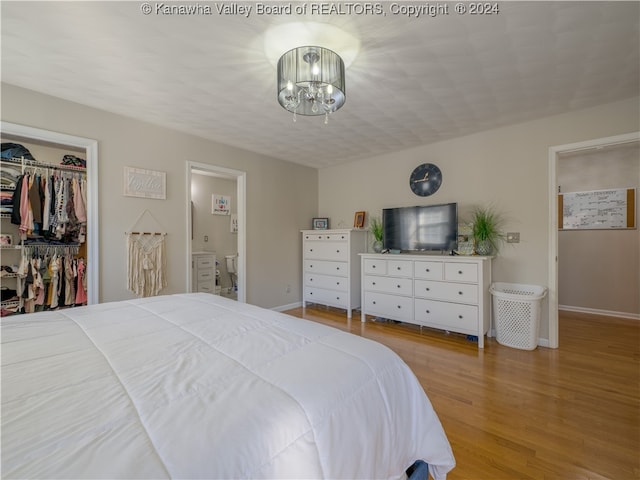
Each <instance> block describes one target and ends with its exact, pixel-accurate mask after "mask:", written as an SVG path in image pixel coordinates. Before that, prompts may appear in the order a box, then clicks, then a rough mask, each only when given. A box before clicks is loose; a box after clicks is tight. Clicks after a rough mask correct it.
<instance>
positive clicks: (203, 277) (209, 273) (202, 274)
mask: <svg viewBox="0 0 640 480" xmlns="http://www.w3.org/2000/svg"><path fill="white" fill-rule="evenodd" d="M196 275H197V276H196V279H197V282H198V283H200V282H207V281H210V280H214V279H215V277H214V275H213V269H211V268H209V269H207V270H198V272H197V274H196Z"/></svg>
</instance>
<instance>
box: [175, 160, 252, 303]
mask: <svg viewBox="0 0 640 480" xmlns="http://www.w3.org/2000/svg"><path fill="white" fill-rule="evenodd" d="M186 179H187V182H186V191H187V202H186V208H187V214H186V215H185V217H186V219H187V244H188V245H189V248H188V249H187V258H186V262H187V272H188V275H187V291H188V292H195V291H209V289H210V287H209V285H213V284H215V287H214V290H213V292H212V293H216V294H218V295H222V296H225V297H229V298H232V299H234V300H238V301H239V302H245V301H246V261H245V259H246V228H245V226H246V193H245V192H246V190H245V185H246V172H243V171H239V170H233V169H229V168H226V167H219V166H215V165H208V164H205V163H197V162H187V172H186ZM212 254H215V261H216V264H215V266H214V268H213V270H212V271H211V270H208V271H207V270H206V269H205V271H204V272H198V270H197V261H198V258H200V259H201V262H203V263H204V264H205V265H206V263H207V262H208V261H209V259H210V258H212V257H213V256H212ZM194 259H195V260H194ZM234 270H235V271H234ZM209 272H211V274H212V275H213V276H214V279H215V280H214V281H213V283H209V284H206V283H205V286H204V288H202V289H201V288H199V287H198V284H199V282H198V280H197V276H198V275H200V274H201V273H202V275H204V276H205V277H207V276H208V275H209V274H210V273H209Z"/></svg>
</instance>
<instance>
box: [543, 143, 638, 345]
mask: <svg viewBox="0 0 640 480" xmlns="http://www.w3.org/2000/svg"><path fill="white" fill-rule="evenodd" d="M638 142H640V132H635V133H629V134H623V135H617V136H613V137H606V138H599V139H595V140H590V141H586V142H579V143H572V144H567V145H559V146H555V147H550V148H549V296H548V298H549V347H551V348H558V346H559V338H558V337H559V334H558V307H559V298H558V284H559V281H558V277H559V274H558V253H559V252H558V250H559V249H558V218H559V216H560V215H561V213H560V212H558V193H559V192H558V190H559V182H558V162H560V161H562V160H563V158H566V157H567V156H568V155H572V154H575V153H578V152H591V151H594V150H608V149H612V148H616V147H618V146H628V145H630V144H637V143H638ZM636 218H637V217H636ZM636 228H637V227H636Z"/></svg>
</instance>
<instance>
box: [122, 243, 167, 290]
mask: <svg viewBox="0 0 640 480" xmlns="http://www.w3.org/2000/svg"><path fill="white" fill-rule="evenodd" d="M164 237H165V236H164V235H154V234H148V233H129V234H128V235H127V247H128V248H127V266H128V271H127V288H128V289H129V290H130V291H132V292H133V293H135V294H136V295H137V296H138V297H152V296H155V295H157V294H158V293H159V292H160V290H162V289H163V288H164V287H166V286H167V278H166V274H165V270H166V258H165V241H164Z"/></svg>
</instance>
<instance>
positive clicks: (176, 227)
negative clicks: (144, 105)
mask: <svg viewBox="0 0 640 480" xmlns="http://www.w3.org/2000/svg"><path fill="white" fill-rule="evenodd" d="M1 88H2V91H1V94H2V114H1V117H2V120H3V121H7V122H11V123H16V124H21V125H27V126H31V127H36V128H41V129H45V130H51V131H55V132H61V133H67V134H70V135H76V136H79V137H85V138H91V139H95V140H97V141H98V177H99V184H100V185H99V192H100V198H99V203H100V207H99V215H100V218H99V228H100V295H99V301H101V302H104V301H112V300H120V299H126V298H131V297H132V294H131V293H130V292H128V291H127V290H126V269H125V267H126V265H125V262H126V248H125V247H126V244H125V235H124V233H125V231H127V230H130V228H131V227H132V225H133V224H134V223H135V221H136V219H137V218H138V216H139V215H140V213H142V212H143V211H144V210H145V209H148V210H149V211H150V212H151V214H152V215H153V216H154V217H155V218H157V219H158V221H159V222H160V223H161V224H162V227H164V230H165V231H166V232H167V233H168V235H167V256H168V277H169V285H168V287H167V288H166V289H164V290H163V291H162V292H161V293H163V294H169V293H179V292H184V291H186V284H187V280H186V278H187V277H186V276H187V274H188V268H187V267H188V266H187V264H186V255H185V251H186V249H187V248H188V244H187V242H188V241H189V239H188V238H187V231H186V218H185V215H186V212H187V211H188V210H187V205H186V203H187V201H186V199H187V193H186V191H185V187H186V179H185V175H186V173H185V172H186V167H185V164H186V162H187V161H193V162H198V163H207V164H211V165H218V166H223V167H227V168H232V169H235V170H241V171H245V172H247V186H246V188H247V232H246V233H247V259H246V265H247V302H249V303H253V304H256V305H260V306H263V307H276V306H280V305H287V304H291V303H294V302H299V301H300V298H301V295H302V294H301V289H300V283H301V274H300V272H301V267H300V258H301V250H300V249H301V247H300V243H301V242H300V233H299V230H300V229H302V228H307V227H308V225H309V222H310V219H311V218H312V217H314V216H317V198H318V195H317V192H318V184H317V171H316V170H315V169H312V168H308V167H303V166H300V165H295V164H292V163H289V162H284V161H281V160H277V159H274V158H270V157H267V156H264V155H259V154H256V153H252V152H247V151H244V150H240V149H237V148H233V147H228V146H225V145H221V144H218V143H215V142H212V141H208V140H204V139H202V138H198V137H194V136H191V135H187V134H184V133H181V132H176V131H173V130H169V129H165V128H161V127H158V126H155V125H152V124H149V123H144V122H139V121H137V120H132V119H129V118H126V117H123V116H120V115H115V114H111V113H108V112H104V111H101V110H97V109H94V108H90V107H86V106H83V105H79V104H76V103H72V102H68V101H65V100H61V99H58V98H55V97H51V96H47V95H42V94H39V93H36V92H33V91H29V90H25V89H22V88H18V87H15V86H12V85H7V84H2V85H1ZM125 166H132V167H138V168H148V169H152V170H159V171H164V172H166V173H167V199H166V200H147V199H140V198H131V197H124V196H123V195H122V178H123V167H125ZM274 205H277V208H274ZM287 286H290V287H291V291H290V293H285V290H286V287H287Z"/></svg>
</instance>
